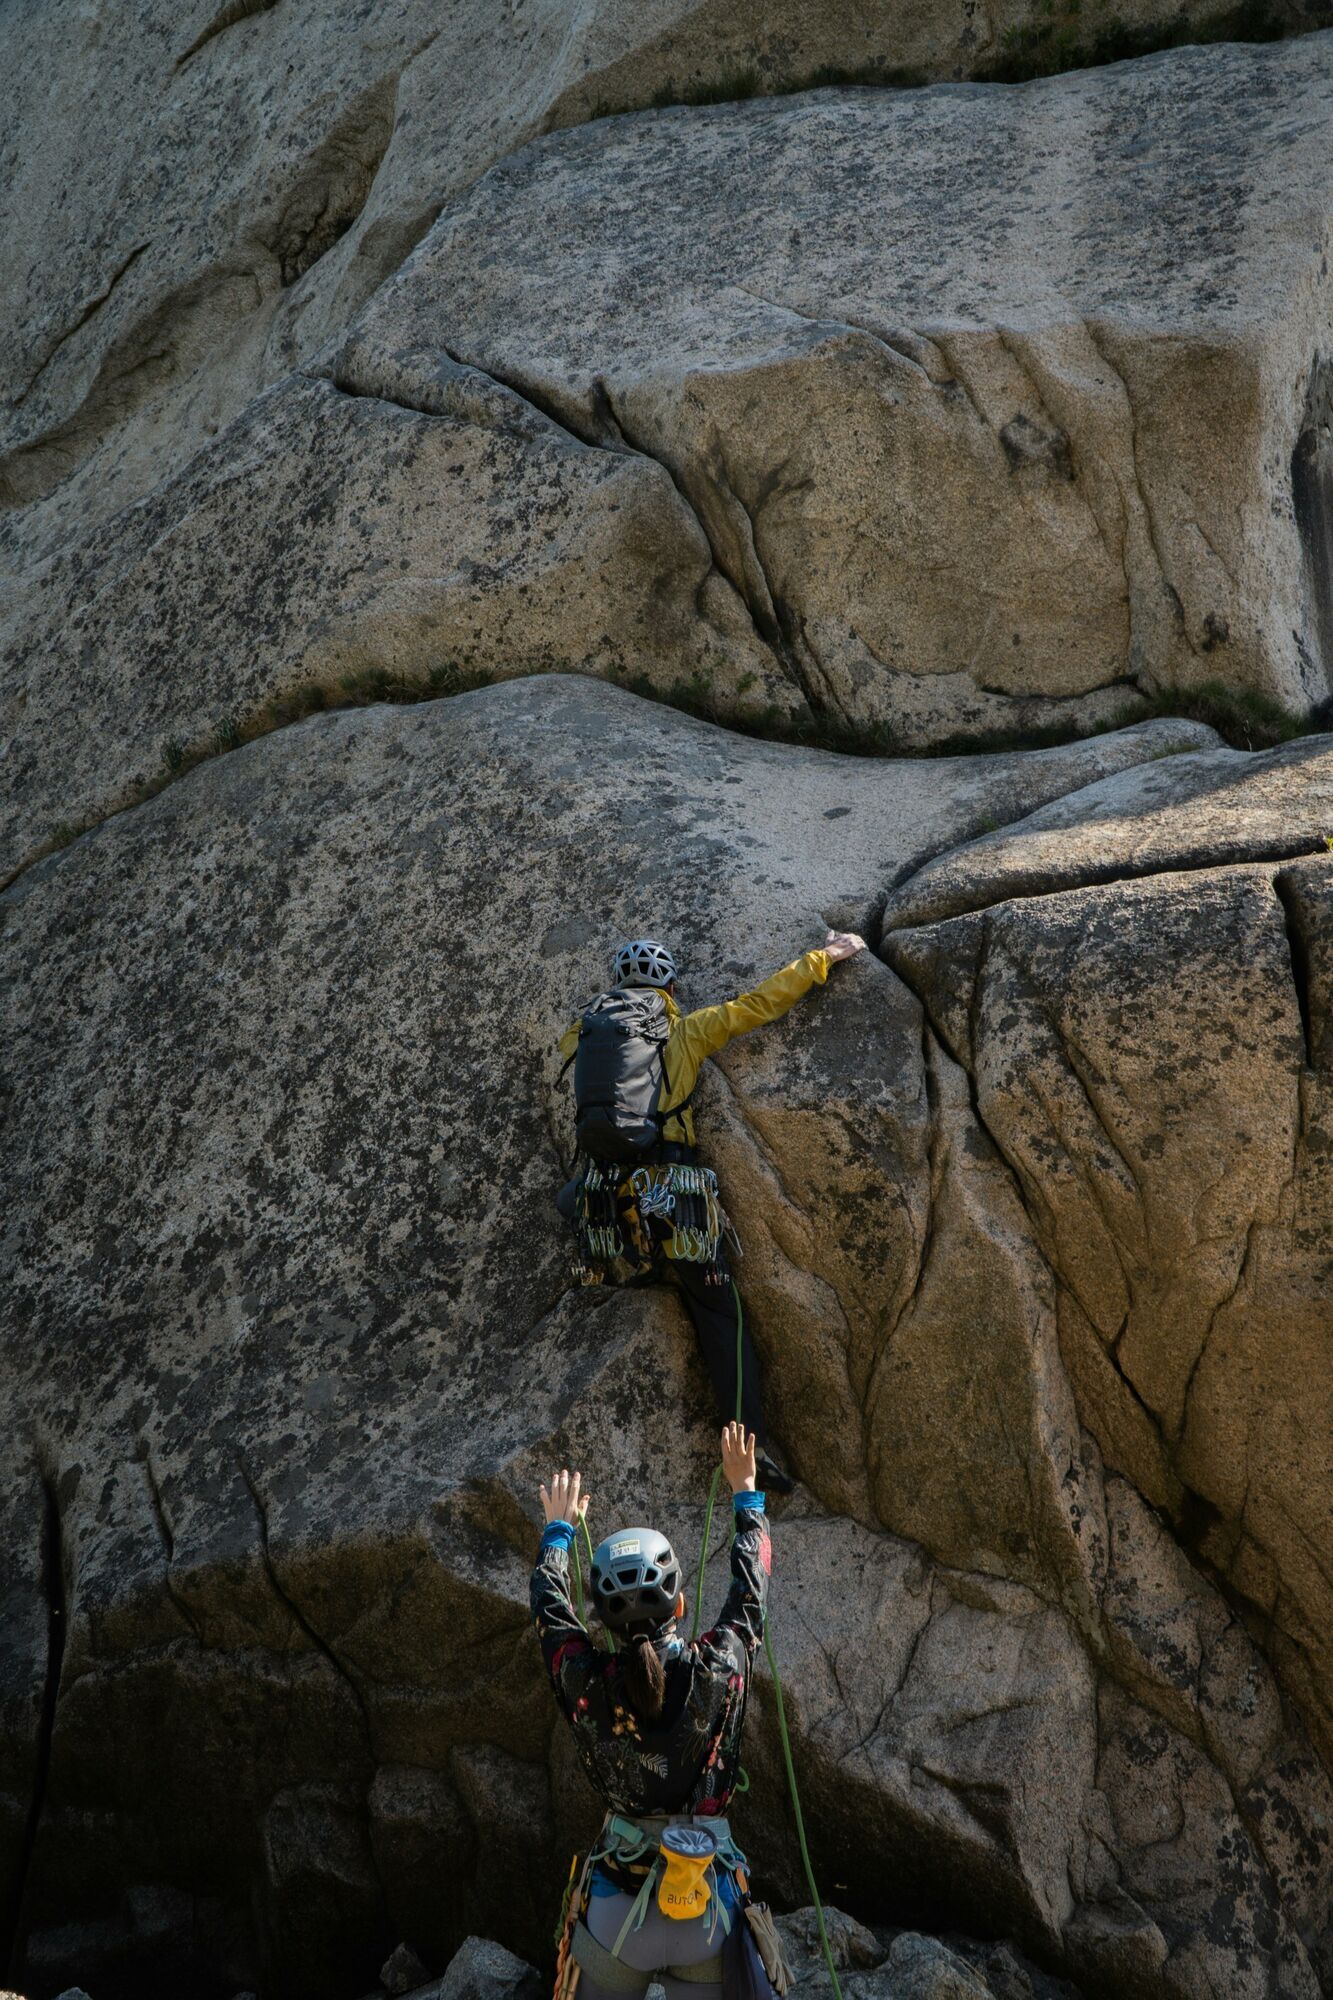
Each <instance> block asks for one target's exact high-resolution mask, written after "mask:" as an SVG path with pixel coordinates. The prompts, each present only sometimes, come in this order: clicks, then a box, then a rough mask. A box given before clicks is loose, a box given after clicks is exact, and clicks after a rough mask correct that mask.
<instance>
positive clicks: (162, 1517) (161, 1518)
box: [138, 1437, 204, 1650]
mask: <svg viewBox="0 0 1333 2000" xmlns="http://www.w3.org/2000/svg"><path fill="white" fill-rule="evenodd" d="M138 1458H139V1463H140V1465H141V1466H142V1467H143V1475H144V1482H145V1484H146V1486H147V1488H148V1504H149V1507H150V1509H151V1511H152V1516H153V1525H154V1526H155V1527H156V1529H157V1532H158V1538H159V1539H160V1541H161V1543H162V1551H163V1554H164V1555H165V1557H166V1564H165V1567H164V1572H163V1578H164V1582H165V1584H166V1591H167V1596H168V1597H169V1598H170V1599H171V1602H172V1603H173V1604H174V1605H175V1607H176V1610H177V1611H178V1612H179V1613H180V1616H181V1618H182V1620H183V1621H184V1623H185V1624H186V1625H187V1626H188V1628H189V1630H190V1632H191V1633H192V1634H193V1637H194V1641H195V1644H196V1645H197V1646H198V1647H199V1648H200V1649H201V1650H202V1648H203V1643H204V1640H203V1634H202V1633H201V1632H200V1630H199V1623H198V1620H197V1619H196V1617H195V1615H194V1613H193V1611H192V1610H191V1609H190V1607H189V1605H188V1604H187V1603H186V1602H185V1599H184V1598H183V1597H182V1596H181V1594H180V1592H179V1591H178V1590H177V1588H176V1582H175V1578H174V1577H173V1576H172V1574H171V1566H172V1564H173V1563H174V1562H175V1560H176V1533H175V1530H174V1529H173V1527H172V1525H171V1521H170V1519H169V1517H168V1514H167V1510H166V1505H165V1503H164V1501H163V1498H162V1485H161V1481H160V1480H159V1479H158V1476H157V1473H156V1471H155V1470H154V1467H153V1459H152V1454H151V1452H150V1451H149V1448H148V1440H147V1438H142V1437H141V1438H140V1439H139V1442H138Z"/></svg>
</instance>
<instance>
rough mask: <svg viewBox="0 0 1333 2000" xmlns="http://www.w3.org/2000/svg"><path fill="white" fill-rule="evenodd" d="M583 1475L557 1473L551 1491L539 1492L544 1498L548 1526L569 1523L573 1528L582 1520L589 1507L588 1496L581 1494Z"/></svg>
mask: <svg viewBox="0 0 1333 2000" xmlns="http://www.w3.org/2000/svg"><path fill="white" fill-rule="evenodd" d="M582 1478H583V1475H582V1473H580V1472H557V1473H556V1474H555V1475H554V1477H553V1478H552V1480H551V1490H550V1492H549V1493H548V1492H547V1490H546V1488H545V1487H544V1486H543V1487H540V1488H539V1489H538V1490H539V1491H540V1493H541V1498H542V1512H543V1513H544V1514H545V1516H546V1521H547V1525H548V1526H549V1525H550V1523H551V1522H552V1521H568V1523H569V1525H570V1527H571V1528H572V1527H573V1526H574V1524H575V1522H576V1521H579V1520H581V1519H582V1517H583V1515H584V1513H585V1512H586V1510H587V1506H588V1495H587V1494H586V1493H582V1494H581V1493H580V1492H579V1486H580V1483H581V1481H582Z"/></svg>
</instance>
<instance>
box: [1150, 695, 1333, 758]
mask: <svg viewBox="0 0 1333 2000" xmlns="http://www.w3.org/2000/svg"><path fill="white" fill-rule="evenodd" d="M1163 717H1172V718H1174V719H1176V720H1184V721H1186V722H1206V723H1207V724H1208V727H1209V728H1210V729H1215V730H1216V731H1217V733H1218V735H1219V736H1220V737H1221V738H1222V739H1223V741H1224V742H1226V743H1229V744H1230V745H1231V747H1232V749H1233V750H1273V749H1276V747H1277V745H1278V744H1279V743H1292V742H1294V741H1295V740H1296V738H1297V737H1298V736H1308V735H1309V734H1310V733H1311V731H1312V730H1313V729H1317V728H1322V727H1326V726H1327V724H1328V722H1329V720H1330V719H1331V718H1329V717H1328V716H1326V715H1324V714H1323V712H1322V711H1320V710H1316V711H1314V712H1313V713H1311V714H1310V715H1294V714H1293V713H1292V711H1291V710H1290V709H1288V708H1284V707H1283V706H1282V704H1281V702H1280V701H1274V699H1273V697H1272V696H1271V695H1267V694H1261V693H1260V692H1259V691H1258V689H1257V688H1233V687H1228V686H1227V685H1226V683H1225V682H1224V681H1200V682H1199V685H1198V686H1197V687H1161V688H1157V689H1156V690H1155V691H1154V692H1152V693H1151V694H1146V695H1144V696H1143V697H1142V698H1141V699H1140V700H1137V701H1135V702H1134V703H1133V705H1132V706H1128V707H1126V708H1125V709H1124V710H1123V711H1122V712H1121V713H1120V714H1119V715H1118V716H1117V717H1116V718H1115V720H1114V721H1113V722H1112V723H1111V725H1110V727H1111V728H1113V729H1123V728H1125V727H1126V726H1127V724H1129V723H1131V722H1146V721H1150V720H1156V719H1159V718H1163Z"/></svg>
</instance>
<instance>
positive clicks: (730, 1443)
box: [722, 1424, 755, 1493]
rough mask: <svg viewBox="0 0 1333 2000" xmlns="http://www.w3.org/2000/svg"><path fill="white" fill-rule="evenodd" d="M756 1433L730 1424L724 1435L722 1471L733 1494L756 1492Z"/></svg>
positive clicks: (739, 1425) (741, 1425) (742, 1425)
mask: <svg viewBox="0 0 1333 2000" xmlns="http://www.w3.org/2000/svg"><path fill="white" fill-rule="evenodd" d="M754 1460H755V1450H754V1432H753V1431H747V1430H746V1428H745V1426H744V1424H728V1425H727V1428H726V1429H725V1430H724V1431H723V1433H722V1471H723V1474H724V1476H725V1478H726V1481H727V1484H728V1485H729V1486H730V1488H731V1490H732V1492H733V1493H753V1492H754V1490H755V1464H754Z"/></svg>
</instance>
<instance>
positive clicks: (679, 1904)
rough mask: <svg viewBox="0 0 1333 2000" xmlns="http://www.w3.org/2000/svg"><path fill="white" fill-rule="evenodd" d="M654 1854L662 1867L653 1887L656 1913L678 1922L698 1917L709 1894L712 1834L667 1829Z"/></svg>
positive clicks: (686, 1828)
mask: <svg viewBox="0 0 1333 2000" xmlns="http://www.w3.org/2000/svg"><path fill="white" fill-rule="evenodd" d="M658 1851H659V1853H660V1854H661V1856H662V1860H663V1863H664V1864H665V1865H664V1867H663V1869H662V1879H661V1881H660V1882H659V1883H658V1885H657V1907H658V1909H659V1910H660V1911H661V1912H662V1915H663V1916H664V1917H675V1918H676V1919H677V1920H678V1921H681V1922H684V1921H685V1920H686V1919H687V1918H689V1917H701V1916H702V1915H703V1914H704V1911H705V1910H706V1909H707V1908H708V1899H709V1897H710V1896H711V1894H712V1883H711V1881H710V1879H709V1873H710V1870H711V1869H712V1866H713V1857H714V1856H715V1855H716V1853H717V1842H716V1841H715V1840H714V1838H713V1836H712V1834H711V1833H709V1832H708V1830H707V1829H706V1828H705V1827H702V1826H668V1827H665V1828H664V1829H663V1832H662V1840H661V1845H660V1847H659V1850H658Z"/></svg>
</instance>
